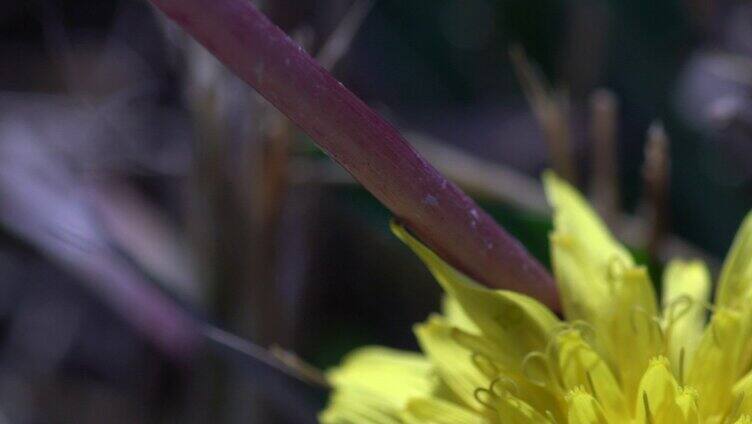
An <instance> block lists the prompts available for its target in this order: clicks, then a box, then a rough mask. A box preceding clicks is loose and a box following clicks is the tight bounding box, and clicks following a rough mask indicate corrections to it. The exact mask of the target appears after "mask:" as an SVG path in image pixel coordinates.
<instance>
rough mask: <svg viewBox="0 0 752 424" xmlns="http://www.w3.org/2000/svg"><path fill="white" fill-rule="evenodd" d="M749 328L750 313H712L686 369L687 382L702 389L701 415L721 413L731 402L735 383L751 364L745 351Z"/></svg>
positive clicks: (723, 309) (718, 311) (724, 311)
mask: <svg viewBox="0 0 752 424" xmlns="http://www.w3.org/2000/svg"><path fill="white" fill-rule="evenodd" d="M749 329H750V315H749V314H742V313H740V312H738V311H735V310H731V309H725V308H721V309H718V310H716V312H715V313H714V314H713V318H712V319H711V321H710V324H709V325H708V327H707V328H706V330H705V333H704V334H703V336H702V340H700V344H699V345H698V347H697V351H696V352H695V355H694V357H693V359H692V362H691V363H690V366H689V369H688V372H687V385H689V386H691V387H696V388H697V390H698V391H699V395H700V397H699V402H700V403H699V408H700V414H701V415H702V416H704V417H707V416H713V415H718V414H721V413H723V412H724V411H726V410H727V408H729V407H730V406H731V404H732V402H733V396H732V391H731V389H732V386H733V385H734V383H736V382H737V379H738V378H739V377H740V376H741V373H742V372H744V371H745V370H746V368H747V364H748V358H745V357H744V356H745V355H744V351H745V347H746V345H747V343H748V342H747V339H748V337H749V334H750V332H749Z"/></svg>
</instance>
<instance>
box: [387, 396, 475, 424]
mask: <svg viewBox="0 0 752 424" xmlns="http://www.w3.org/2000/svg"><path fill="white" fill-rule="evenodd" d="M402 420H403V421H404V422H405V424H485V423H489V422H490V421H488V420H487V419H486V418H485V417H483V416H482V415H480V414H478V413H476V412H473V411H471V410H469V409H466V408H463V407H461V406H459V405H457V404H455V403H452V402H448V401H445V400H441V399H437V398H416V399H413V400H411V401H410V402H408V403H407V407H406V408H405V410H404V411H403V413H402Z"/></svg>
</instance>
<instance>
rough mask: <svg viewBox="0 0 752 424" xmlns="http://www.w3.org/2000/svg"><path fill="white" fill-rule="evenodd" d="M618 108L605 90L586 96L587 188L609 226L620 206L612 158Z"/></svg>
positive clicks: (615, 217) (613, 222)
mask: <svg viewBox="0 0 752 424" xmlns="http://www.w3.org/2000/svg"><path fill="white" fill-rule="evenodd" d="M618 109H619V107H618V102H617V100H616V96H615V95H614V94H613V93H612V92H611V91H609V90H606V89H599V90H596V91H595V92H594V93H593V94H592V95H591V97H590V112H591V125H592V127H591V138H592V147H593V150H592V152H593V170H592V174H591V182H590V189H591V190H592V195H593V203H594V204H595V207H596V209H597V210H598V212H599V213H600V214H601V216H602V217H603V218H604V220H605V221H606V223H607V224H608V225H609V226H610V227H611V228H614V225H615V224H616V219H617V217H618V214H619V209H620V205H619V179H618V166H617V159H616V158H617V127H618Z"/></svg>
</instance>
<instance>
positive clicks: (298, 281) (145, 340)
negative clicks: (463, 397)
mask: <svg viewBox="0 0 752 424" xmlns="http://www.w3.org/2000/svg"><path fill="white" fill-rule="evenodd" d="M257 3H258V5H259V6H260V7H261V8H262V9H263V10H264V11H265V12H266V13H267V14H268V16H270V17H271V19H272V20H273V21H274V22H275V23H277V24H278V25H280V26H281V27H282V28H284V29H285V30H286V31H287V32H288V33H289V34H291V35H292V36H293V37H294V38H295V39H296V40H298V41H299V42H300V43H301V44H302V45H303V46H304V47H305V48H306V49H307V50H308V51H309V52H310V53H311V54H313V55H315V56H316V58H317V59H318V60H319V61H320V63H322V64H323V65H324V66H325V67H327V68H328V69H330V70H331V71H332V72H333V73H334V75H335V76H336V77H337V78H338V79H340V80H341V81H342V82H343V83H344V84H345V85H346V86H347V87H349V88H350V89H351V90H353V91H354V92H355V93H356V94H357V95H358V96H360V97H361V98H362V99H364V100H365V101H366V102H367V103H368V104H370V105H371V106H372V107H373V108H375V109H376V110H378V111H379V112H380V113H382V115H384V116H385V117H386V118H387V119H388V120H389V121H390V122H392V123H393V124H394V125H395V126H397V127H398V128H400V129H401V130H402V131H403V132H404V133H405V134H406V135H407V136H408V138H409V139H410V140H411V141H413V142H414V144H415V146H416V147H417V148H418V149H419V150H420V151H422V152H423V153H424V155H425V156H426V157H427V158H428V159H429V160H430V161H431V162H432V163H434V164H435V165H436V166H437V167H438V168H439V169H440V170H441V171H442V172H444V173H445V174H446V175H447V176H449V177H450V179H452V180H454V181H455V182H457V183H458V184H460V185H461V186H462V187H463V188H464V189H466V190H467V191H468V192H469V193H470V194H472V195H473V196H474V197H475V198H476V199H477V200H478V201H479V202H480V203H481V204H482V205H483V206H484V207H485V208H486V209H487V210H488V211H489V212H491V213H492V214H493V215H494V217H495V218H496V219H497V220H498V221H499V222H500V223H502V224H503V225H504V226H505V227H506V228H507V229H508V230H509V231H510V232H512V233H513V234H514V235H516V236H517V237H518V238H520V240H522V241H523V243H525V245H526V246H528V248H529V249H530V251H531V252H532V253H533V254H534V255H536V256H537V257H538V258H540V259H541V260H542V261H544V263H546V264H548V243H547V233H548V231H549V229H550V220H549V213H548V209H547V206H546V205H545V202H544V201H543V196H542V191H541V188H540V186H539V184H538V182H537V181H538V177H539V175H540V173H541V172H542V171H543V170H545V169H548V168H552V167H553V168H554V169H556V170H557V171H559V172H560V173H561V174H563V175H564V176H565V177H566V178H568V179H569V180H570V181H572V182H573V183H575V184H577V185H578V186H579V187H580V189H582V190H583V191H585V192H587V193H590V195H591V196H592V199H593V201H594V202H595V204H596V207H597V208H598V209H599V211H601V213H603V214H604V217H605V218H606V220H607V222H608V223H609V225H611V226H612V227H613V228H614V230H615V231H616V233H617V234H618V235H619V237H620V238H622V239H623V240H625V241H626V242H627V243H628V244H629V245H630V247H631V248H632V249H633V250H634V252H635V254H636V255H637V257H638V258H640V260H641V261H643V262H644V263H646V264H648V265H649V266H650V267H651V270H652V271H653V273H654V276H656V277H658V276H659V275H660V269H661V264H662V263H663V261H664V260H665V258H666V257H669V256H675V255H679V256H684V257H702V258H706V259H707V260H709V261H710V263H711V264H713V265H714V266H716V267H717V265H718V263H719V262H718V261H719V259H718V258H722V256H723V254H724V253H725V250H726V249H727V247H728V246H729V244H730V241H731V239H732V237H733V235H734V232H735V230H736V228H737V226H738V225H739V224H740V222H741V219H742V217H743V216H744V214H745V213H746V212H747V211H748V209H750V206H752V190H751V188H752V184H751V183H752V165H750V158H752V97H750V94H751V90H750V88H751V87H752V5H751V4H749V3H748V2H742V1H715V2H713V1H703V0H661V1H654V0H633V1H621V0H608V1H603V0H572V1H565V0H463V1H457V0H410V1H405V0H373V1H371V0H356V1H353V0H268V1H263V2H257ZM0 57H2V60H1V61H0V423H64V422H77V423H99V422H111V423H118V422H123V423H141V422H143V423H159V422H184V423H191V422H197V423H198V422H222V423H241V422H243V423H248V422H254V423H255V422H258V423H262V422H263V423H305V422H315V414H316V412H317V411H318V410H320V408H321V407H322V406H323V405H324V402H325V399H326V390H325V388H323V387H322V384H321V373H320V370H322V369H326V368H327V367H329V366H332V365H334V364H336V363H337V362H338V361H339V360H340V358H341V357H342V355H343V354H344V353H346V352H347V351H348V350H350V349H352V348H353V347H356V346H360V345H363V344H371V343H378V344H385V345H389V346H393V347H400V348H415V341H414V339H413V336H412V334H411V326H412V324H413V323H415V322H417V321H420V320H423V319H424V318H425V317H426V316H427V314H428V313H430V311H433V310H436V309H437V308H438V307H439V304H440V293H439V290H438V287H437V285H436V284H434V282H433V281H432V280H431V278H430V276H429V275H428V273H427V271H426V270H425V269H423V267H422V266H421V264H420V263H419V261H418V260H417V259H416V258H415V257H413V255H412V254H411V253H410V252H409V251H408V249H407V248H405V247H404V246H402V245H400V243H399V242H398V241H397V240H396V239H395V238H394V237H393V236H392V235H391V234H390V233H389V230H388V221H389V218H390V214H389V213H388V211H386V210H385V209H384V208H383V207H382V206H381V205H380V204H379V203H378V202H377V201H376V200H375V199H374V198H372V197H371V196H370V195H369V194H368V193H367V192H365V191H364V190H363V189H361V188H360V187H359V186H358V185H357V184H356V183H354V181H353V180H352V179H351V178H350V177H349V176H348V175H347V174H346V173H344V171H342V170H341V169H340V168H339V167H338V166H337V165H336V164H334V163H333V162H332V161H330V160H329V159H328V158H326V156H325V155H324V154H323V153H321V152H320V151H319V150H318V149H317V148H316V147H315V146H314V145H313V144H312V143H311V141H310V140H309V139H308V138H307V137H306V136H305V135H303V134H302V133H300V132H299V131H297V130H296V128H295V127H294V126H292V125H291V124H290V123H289V122H288V121H287V120H286V119H285V118H284V117H283V116H281V115H280V114H279V113H278V112H276V111H275V110H274V109H273V108H272V107H271V106H269V105H268V104H267V103H266V102H265V101H263V100H262V99H261V98H260V97H259V96H258V95H256V94H255V92H253V91H252V90H251V89H250V88H248V87H247V86H246V85H244V84H243V83H242V82H240V81H239V80H238V79H236V78H235V77H233V76H232V75H231V74H230V73H229V72H228V71H226V70H225V69H224V68H223V67H222V66H221V65H219V64H218V63H217V62H216V61H215V60H214V59H213V58H212V57H211V56H210V55H209V54H208V53H207V52H206V51H205V50H203V49H202V48H201V47H200V46H198V45H197V44H195V43H194V42H192V41H191V40H190V39H188V38H187V37H186V36H185V35H184V34H183V33H182V32H181V31H180V30H179V29H178V28H176V27H174V26H172V25H171V24H170V23H168V22H167V21H165V20H164V19H163V18H162V17H161V16H159V15H158V14H156V13H155V12H154V10H153V9H152V8H151V7H150V6H149V4H148V3H147V2H145V1H139V0H79V1H75V2H74V1H66V0H34V1H21V0H6V1H5V2H3V6H2V7H1V8H0ZM657 280H658V278H656V281H657Z"/></svg>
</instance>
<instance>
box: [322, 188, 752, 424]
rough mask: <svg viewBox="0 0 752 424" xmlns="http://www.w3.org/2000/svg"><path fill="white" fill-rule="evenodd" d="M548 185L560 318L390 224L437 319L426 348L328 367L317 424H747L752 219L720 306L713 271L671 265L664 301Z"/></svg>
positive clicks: (363, 352) (619, 249) (382, 351)
mask: <svg viewBox="0 0 752 424" xmlns="http://www.w3.org/2000/svg"><path fill="white" fill-rule="evenodd" d="M544 183H545V187H546V193H547V196H548V198H549V201H550V202H551V204H552V206H553V209H554V231H553V234H551V253H552V263H553V271H554V274H555V276H556V280H557V282H558V286H559V290H560V292H561V300H562V305H563V315H564V317H565V318H566V319H565V320H563V321H562V320H560V319H559V318H557V317H556V315H554V314H553V313H552V312H551V311H549V310H548V309H547V308H546V307H545V306H543V305H542V304H540V303H539V302H537V301H536V300H534V299H531V298H529V297H526V296H524V295H521V294H518V293H514V292H509V291H503V290H490V289H487V288H484V287H482V286H480V285H478V284H477V283H475V282H474V281H472V280H471V279H469V278H468V277H466V276H465V275H463V274H462V273H460V272H458V271H457V270H455V269H454V268H452V267H451V266H449V265H448V264H446V263H445V262H444V261H442V260H441V259H440V258H439V257H438V256H436V255H435V254H434V253H433V252H432V251H431V250H429V249H428V248H427V247H425V246H424V245H422V244H421V243H420V242H419V241H417V240H416V239H415V238H413V237H412V236H411V235H410V234H409V233H408V232H407V231H405V230H404V229H403V228H401V227H399V226H396V225H395V226H393V230H394V232H395V233H396V235H397V236H398V237H399V238H400V239H402V240H403V241H404V242H405V243H406V244H407V245H408V246H410V247H411V248H412V249H413V250H414V251H415V253H416V254H417V255H418V256H419V257H420V258H421V259H422V260H423V261H424V262H425V264H426V265H427V266H428V267H429V268H430V270H431V272H432V273H433V275H434V276H435V277H436V279H437V280H438V282H439V283H440V284H441V286H442V287H443V289H444V291H445V292H446V298H445V301H444V307H443V313H442V314H440V315H439V314H437V315H434V316H431V317H430V318H429V319H428V320H427V321H426V322H425V323H422V324H419V325H417V326H416V327H415V334H416V336H417V338H418V342H419V344H420V347H421V350H422V354H419V353H409V352H401V351H396V350H390V349H386V348H382V347H366V348H362V349H360V350H357V351H355V352H353V353H351V354H350V355H349V356H348V357H347V358H346V359H345V361H344V363H343V364H342V365H341V366H340V367H338V368H336V369H335V370H333V371H331V372H330V373H329V374H328V376H329V379H330V381H331V383H332V386H333V387H334V390H333V394H332V396H331V399H330V402H329V405H328V407H327V408H326V410H325V411H324V412H322V414H321V415H320V417H319V419H320V421H321V422H322V423H325V424H329V423H332V424H335V423H336V424H338V423H373V424H386V423H408V424H410V423H433V424H469V423H489V424H491V423H504V424H507V423H558V424H563V423H570V424H579V423H583V424H590V423H646V424H657V423H718V424H724V423H732V424H733V423H750V424H752V419H751V418H750V415H752V372H750V367H751V362H752V338H751V337H750V335H751V334H750V333H751V332H752V307H751V306H750V302H751V301H752V281H751V280H752V214H750V216H748V217H747V219H745V222H744V223H743V225H742V228H741V230H740V231H739V234H738V235H737V237H736V240H735V241H734V244H733V246H732V248H731V251H730V253H729V255H728V258H727V259H726V262H725V264H724V265H723V269H722V271H721V275H720V278H719V281H718V285H717V291H716V295H715V297H716V303H715V305H714V306H710V305H709V304H708V297H709V294H710V277H709V273H708V270H707V268H706V267H705V265H704V264H702V263H700V262H684V261H679V260H677V261H673V262H671V263H669V264H668V266H667V267H666V271H665V274H664V277H663V280H664V281H663V293H662V303H661V306H660V307H659V304H658V301H657V296H656V293H655V291H654V288H653V284H652V282H651V281H650V277H649V275H648V273H647V270H646V269H645V268H644V267H642V266H640V265H637V264H635V262H634V260H633V259H632V257H631V256H630V254H629V252H628V251H627V250H626V249H625V248H624V247H623V246H621V245H620V244H619V243H618V242H617V241H616V240H615V239H614V238H613V236H611V234H609V232H608V230H607V229H606V227H605V226H604V224H603V223H602V222H601V221H600V219H599V218H598V217H597V216H596V215H595V213H594V212H593V211H592V210H591V208H590V207H589V206H588V204H587V203H586V201H585V200H584V199H583V198H582V196H581V195H580V194H579V193H578V192H577V191H576V190H575V189H573V188H572V187H570V186H569V185H567V184H566V183H565V182H563V181H561V180H560V179H558V178H557V177H556V176H554V175H553V174H547V175H545V177H544ZM709 311H712V314H710V313H709ZM708 315H711V317H710V319H709V321H708V319H707V316H708ZM748 414H749V415H748Z"/></svg>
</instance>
